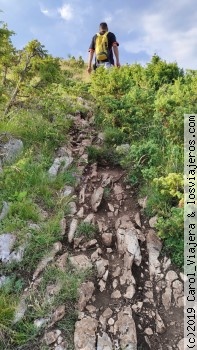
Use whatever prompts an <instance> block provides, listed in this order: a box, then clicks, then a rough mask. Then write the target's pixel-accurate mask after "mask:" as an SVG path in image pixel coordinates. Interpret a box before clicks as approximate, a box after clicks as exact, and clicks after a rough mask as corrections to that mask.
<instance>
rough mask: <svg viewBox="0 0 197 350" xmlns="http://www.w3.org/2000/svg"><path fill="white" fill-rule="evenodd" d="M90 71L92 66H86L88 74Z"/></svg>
mask: <svg viewBox="0 0 197 350" xmlns="http://www.w3.org/2000/svg"><path fill="white" fill-rule="evenodd" d="M91 71H92V67H91V66H88V69H87V72H88V73H89V74H90V73H91Z"/></svg>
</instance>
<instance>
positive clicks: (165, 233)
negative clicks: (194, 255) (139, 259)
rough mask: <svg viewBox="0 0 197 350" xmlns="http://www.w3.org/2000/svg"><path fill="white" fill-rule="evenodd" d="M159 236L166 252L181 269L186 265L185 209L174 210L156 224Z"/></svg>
mask: <svg viewBox="0 0 197 350" xmlns="http://www.w3.org/2000/svg"><path fill="white" fill-rule="evenodd" d="M156 229H157V230H158V234H159V236H160V237H161V238H162V239H164V242H165V250H166V252H168V253H169V254H170V256H171V258H172V261H173V262H174V263H175V264H176V265H177V266H179V267H181V268H182V267H183V265H184V254H183V250H184V222H183V208H172V209H171V211H170V213H169V215H168V216H167V217H160V218H159V219H158V222H157V224H156Z"/></svg>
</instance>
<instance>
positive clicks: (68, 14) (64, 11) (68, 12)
mask: <svg viewBox="0 0 197 350" xmlns="http://www.w3.org/2000/svg"><path fill="white" fill-rule="evenodd" d="M57 11H58V13H59V14H60V16H61V18H62V19H64V20H65V21H70V20H71V19H73V17H74V13H73V8H72V7H71V5H70V4H64V5H63V6H62V7H60V8H58V10H57Z"/></svg>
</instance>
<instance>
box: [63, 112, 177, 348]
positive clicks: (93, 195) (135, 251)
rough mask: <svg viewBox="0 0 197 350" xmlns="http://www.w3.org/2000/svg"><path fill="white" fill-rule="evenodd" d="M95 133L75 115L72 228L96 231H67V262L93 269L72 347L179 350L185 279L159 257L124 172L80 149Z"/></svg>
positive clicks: (81, 301)
mask: <svg viewBox="0 0 197 350" xmlns="http://www.w3.org/2000/svg"><path fill="white" fill-rule="evenodd" d="M93 134H94V135H95V131H94V129H91V128H89V127H87V122H86V121H84V120H81V121H80V118H78V119H77V120H76V125H75V129H74V131H73V133H72V140H71V148H72V152H73V155H74V156H76V157H78V158H79V161H78V166H79V167H80V166H81V170H82V171H83V173H82V176H81V179H80V184H79V185H78V188H77V189H76V194H77V197H78V203H77V213H76V214H75V215H74V217H73V218H72V220H71V222H70V225H72V224H73V220H76V219H77V220H78V222H79V221H80V222H82V221H85V222H86V223H87V222H88V223H89V224H91V225H96V226H97V227H98V231H97V232H96V234H95V235H94V237H91V239H90V238H89V239H88V238H87V236H86V235H85V234H84V235H82V236H81V237H77V238H76V237H75V235H74V234H73V233H72V232H70V231H69V230H68V236H69V250H70V252H71V255H72V256H71V257H70V261H71V263H72V264H73V266H75V267H76V268H77V269H79V270H80V269H84V268H89V267H93V269H94V271H95V277H91V278H90V280H89V281H87V282H86V283H84V284H83V285H82V286H81V290H80V298H79V303H78V311H79V317H78V321H77V322H76V325H75V334H74V343H75V349H76V350H95V349H97V350H112V349H127V350H137V349H138V350H148V349H151V350H162V349H163V350H164V349H169V350H170V349H178V350H181V349H183V339H182V338H183V280H182V278H183V276H182V274H179V272H177V269H175V268H174V267H173V266H172V265H171V262H170V259H168V258H167V257H165V256H164V257H162V258H160V251H161V248H162V243H161V241H160V240H159V238H158V237H157V235H156V232H155V231H154V230H153V228H151V227H150V226H149V222H148V220H147V218H146V217H145V216H144V214H143V208H142V206H140V205H139V203H138V200H137V198H136V194H135V193H134V192H133V190H132V188H131V186H130V185H129V184H128V183H127V182H126V174H125V173H124V171H123V170H122V169H121V168H119V167H113V166H110V165H109V166H107V165H106V166H102V165H99V164H96V163H95V164H92V165H90V164H88V161H87V154H86V153H85V146H86V145H89V144H90V143H91V142H92V140H91V138H92V135H93ZM90 135H91V137H90ZM94 142H99V140H98V138H96V137H94ZM84 162H85V163H86V164H85V165H84ZM71 231H72V230H71ZM175 270H176V271H175Z"/></svg>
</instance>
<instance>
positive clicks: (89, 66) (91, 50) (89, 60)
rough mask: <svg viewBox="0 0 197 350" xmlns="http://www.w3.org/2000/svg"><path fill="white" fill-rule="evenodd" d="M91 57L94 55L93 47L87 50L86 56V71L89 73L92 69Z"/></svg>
mask: <svg viewBox="0 0 197 350" xmlns="http://www.w3.org/2000/svg"><path fill="white" fill-rule="evenodd" d="M93 57H94V50H93V49H90V50H89V57H88V69H87V71H88V73H91V71H92V60H93Z"/></svg>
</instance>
